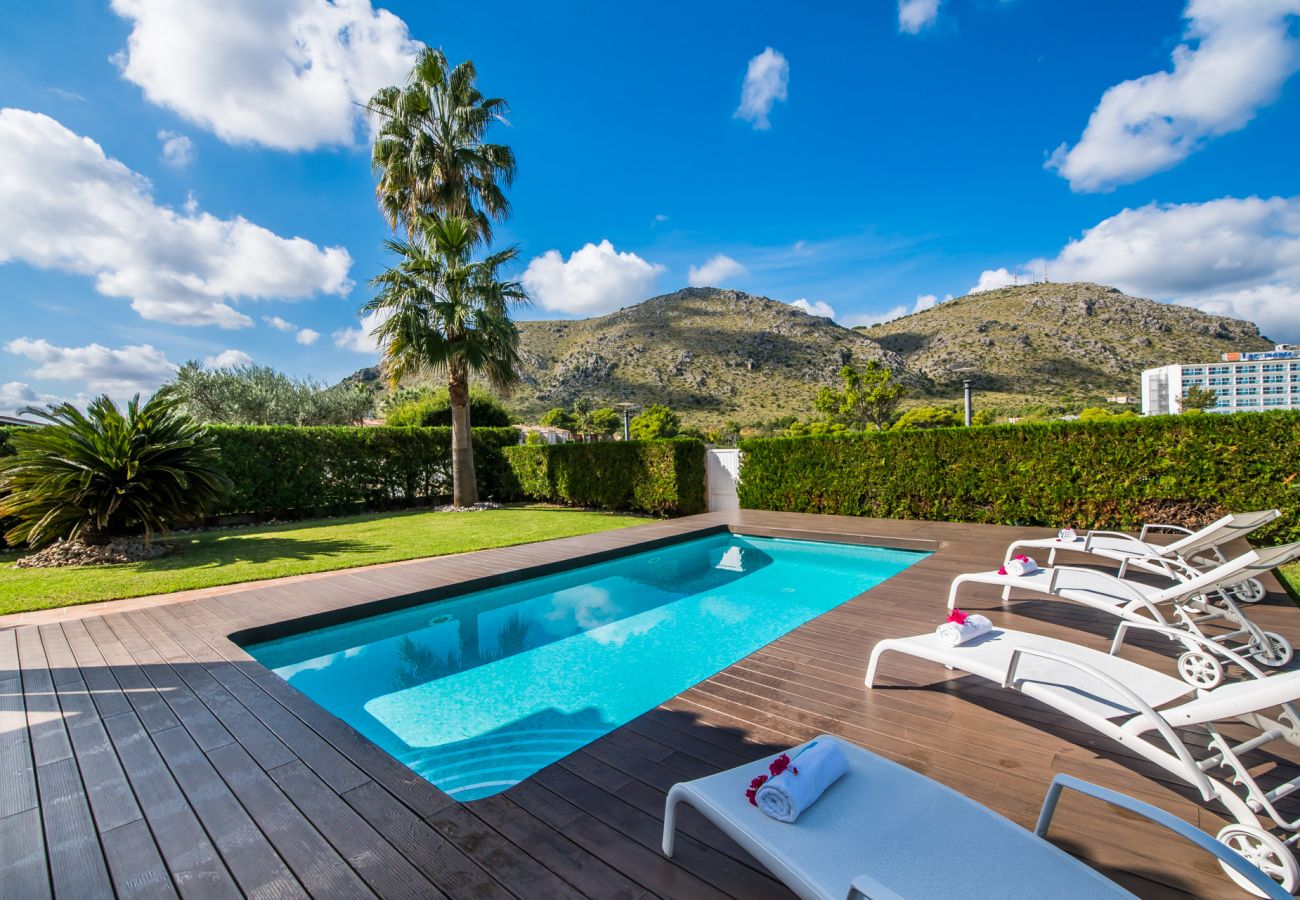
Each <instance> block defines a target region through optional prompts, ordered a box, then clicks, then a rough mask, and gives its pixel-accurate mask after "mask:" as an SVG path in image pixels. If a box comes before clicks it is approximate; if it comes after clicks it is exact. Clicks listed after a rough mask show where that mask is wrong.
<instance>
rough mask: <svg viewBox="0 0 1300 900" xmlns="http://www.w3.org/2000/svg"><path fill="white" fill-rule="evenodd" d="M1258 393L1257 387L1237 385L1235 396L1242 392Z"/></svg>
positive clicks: (1242, 393)
mask: <svg viewBox="0 0 1300 900" xmlns="http://www.w3.org/2000/svg"><path fill="white" fill-rule="evenodd" d="M1258 393H1259V388H1253V387H1239V388H1237V396H1238V397H1240V396H1242V395H1244V394H1258Z"/></svg>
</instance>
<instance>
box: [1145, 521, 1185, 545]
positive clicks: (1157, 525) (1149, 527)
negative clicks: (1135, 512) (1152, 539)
mask: <svg viewBox="0 0 1300 900" xmlns="http://www.w3.org/2000/svg"><path fill="white" fill-rule="evenodd" d="M1153 531H1174V532H1177V533H1178V534H1195V533H1196V532H1194V531H1192V530H1191V529H1190V528H1184V527H1183V526H1181V525H1167V524H1165V523H1163V522H1148V523H1147V524H1145V525H1143V526H1142V530H1141V531H1140V532H1138V540H1140V541H1145V540H1146V539H1147V535H1148V534H1150V533H1151V532H1153Z"/></svg>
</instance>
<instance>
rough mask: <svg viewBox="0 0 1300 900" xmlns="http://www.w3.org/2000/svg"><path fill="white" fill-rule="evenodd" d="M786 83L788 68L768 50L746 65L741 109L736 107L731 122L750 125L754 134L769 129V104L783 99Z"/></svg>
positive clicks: (741, 92)
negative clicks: (752, 126) (741, 121)
mask: <svg viewBox="0 0 1300 900" xmlns="http://www.w3.org/2000/svg"><path fill="white" fill-rule="evenodd" d="M789 83H790V64H789V63H788V62H786V59H785V57H784V56H782V55H781V54H780V53H779V52H777V51H776V50H773V49H772V48H771V47H768V48H767V49H765V50H764V51H763V52H762V53H760V54H758V56H755V57H754V58H753V59H751V60H750V61H749V67H748V68H747V69H746V70H745V84H744V86H743V87H742V88H741V89H740V106H738V107H736V111H735V112H734V113H733V114H732V118H733V119H745V120H747V121H749V122H752V123H753V124H754V129H755V130H757V131H766V130H767V129H768V128H771V127H772V123H771V122H769V121H768V119H767V116H768V113H770V112H771V111H772V104H774V103H776V101H778V100H784V99H786V94H787V86H788V85H789Z"/></svg>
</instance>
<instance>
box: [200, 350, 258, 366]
mask: <svg viewBox="0 0 1300 900" xmlns="http://www.w3.org/2000/svg"><path fill="white" fill-rule="evenodd" d="M252 361H253V357H251V356H249V355H248V354H247V353H245V352H244V351H243V350H222V351H221V352H220V353H218V354H217V355H216V356H207V357H204V359H203V365H205V366H207V367H208V368H209V369H234V368H238V367H239V366H246V365H248V364H249V363H251V362H252Z"/></svg>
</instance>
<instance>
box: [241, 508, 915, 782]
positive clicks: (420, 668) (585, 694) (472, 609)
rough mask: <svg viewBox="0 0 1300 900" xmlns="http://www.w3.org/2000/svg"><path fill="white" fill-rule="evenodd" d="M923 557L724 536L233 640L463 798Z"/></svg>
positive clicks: (561, 752)
mask: <svg viewBox="0 0 1300 900" xmlns="http://www.w3.org/2000/svg"><path fill="white" fill-rule="evenodd" d="M924 556H925V554H923V553H912V552H908V551H903V550H886V549H882V548H879V547H859V546H853V545H848V544H829V543H821V542H813V541H791V540H779V539H773V538H757V537H747V536H742V535H731V534H722V535H715V536H709V537H705V538H699V539H695V540H691V541H686V542H684V543H681V544H674V545H672V546H669V547H664V548H659V549H656V550H650V551H646V552H642V553H637V554H634V555H631V556H625V557H622V558H619V559H616V560H612V561H610V562H604V563H597V564H595V565H588V566H582V567H580V568H575V569H571V570H569V571H565V572H561V573H559V574H555V575H548V576H545V577H542V578H533V579H530V580H528V581H521V582H518V583H516V584H512V585H508V586H505V587H498V588H492V589H490V590H484V591H477V592H475V593H472V594H466V595H464V596H461V597H457V598H454V599H449V600H439V601H435V602H432V603H428V604H425V605H422V606H417V607H413V608H411V609H407V610H402V611H400V612H395V613H388V614H385V615H381V616H374V617H372V618H368V619H361V620H358V621H355V622H348V623H345V624H342V625H335V626H332V627H329V628H322V629H319V630H317V631H310V632H306V633H304V634H298V635H292V636H289V637H285V638H281V639H279V640H274V641H268V642H265V643H260V644H253V645H250V646H248V647H245V649H246V650H247V651H248V653H249V654H251V655H252V656H253V657H254V658H255V659H257V660H258V661H259V662H261V663H262V664H263V665H265V666H266V667H267V668H269V669H272V670H273V671H275V672H276V673H277V674H278V675H279V676H280V677H281V678H283V679H285V680H286V681H288V682H289V683H290V684H292V685H293V686H294V687H296V688H297V689H298V690H300V691H302V692H303V693H304V694H306V695H307V696H309V697H311V698H312V699H313V700H315V701H316V702H317V703H319V704H320V705H321V706H323V707H325V708H326V709H328V710H329V711H330V712H332V713H333V714H334V715H336V716H338V717H339V718H340V719H343V720H344V721H345V722H347V723H348V724H350V725H351V726H352V727H354V728H356V729H357V730H358V731H360V732H361V733H362V734H364V735H366V736H367V737H369V738H370V739H371V740H372V741H374V742H375V743H376V744H378V745H379V746H380V747H382V748H384V749H385V750H386V751H388V752H389V753H391V754H392V755H393V756H395V757H396V758H397V759H399V760H401V761H402V762H403V763H405V764H406V765H407V766H409V767H410V768H411V769H413V770H414V771H415V772H417V773H419V774H420V775H421V776H422V777H424V778H426V779H428V780H429V781H431V782H433V783H434V784H435V785H437V786H438V787H439V788H441V789H442V790H444V791H446V792H447V793H448V794H450V795H451V796H453V797H455V798H456V799H458V800H472V799H475V798H478V797H486V796H490V795H491V794H495V793H498V792H499V791H503V790H505V789H506V788H508V787H510V786H511V785H513V784H516V783H518V782H519V781H521V780H523V779H524V778H527V777H528V776H529V775H531V774H532V773H534V772H536V771H537V770H538V769H541V768H543V767H544V766H547V765H549V764H550V763H552V762H555V761H556V760H558V759H561V758H562V757H564V756H567V755H568V754H569V753H572V752H573V751H574V750H577V749H578V748H579V747H582V746H583V745H584V744H587V743H589V742H590V741H593V740H595V739H596V738H598V737H600V736H601V735H603V734H605V733H606V732H608V731H611V730H613V729H614V728H617V727H618V726H619V725H622V724H623V723H624V722H627V721H630V720H631V719H634V718H636V717H637V716H638V715H640V714H642V713H644V712H646V711H647V710H649V709H653V708H654V707H655V706H658V705H659V704H660V703H662V702H664V701H665V700H668V699H669V698H671V697H673V696H675V695H676V694H679V693H681V692H682V691H684V690H686V689H687V688H688V687H690V686H691V685H693V684H695V683H697V682H699V681H703V680H704V679H705V678H708V677H709V676H710V675H713V674H714V673H715V672H718V671H720V670H722V669H724V668H726V667H727V666H729V665H731V664H732V663H734V662H736V661H737V660H739V659H741V658H742V657H745V656H747V655H749V654H750V653H752V652H753V651H755V650H757V649H758V648H759V647H761V646H763V645H764V644H767V643H769V642H771V641H773V640H775V639H776V638H778V637H780V636H781V635H783V634H785V633H786V632H787V631H790V630H792V629H794V628H795V627H797V626H799V625H801V624H803V623H804V622H807V621H808V620H809V619H812V618H815V617H816V616H819V615H821V614H822V613H824V612H826V611H827V610H829V609H832V608H834V607H836V606H838V605H839V604H841V603H843V602H844V601H846V600H848V599H850V598H851V597H854V596H856V595H857V594H860V593H862V592H863V591H865V590H867V589H868V588H870V587H873V586H875V585H876V584H879V583H880V582H882V581H884V580H885V579H886V578H889V577H890V576H891V575H894V574H896V573H898V572H900V571H902V570H903V569H905V568H907V567H908V566H910V565H912V564H913V563H915V562H917V561H918V560H920V559H921V558H923V557H924Z"/></svg>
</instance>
